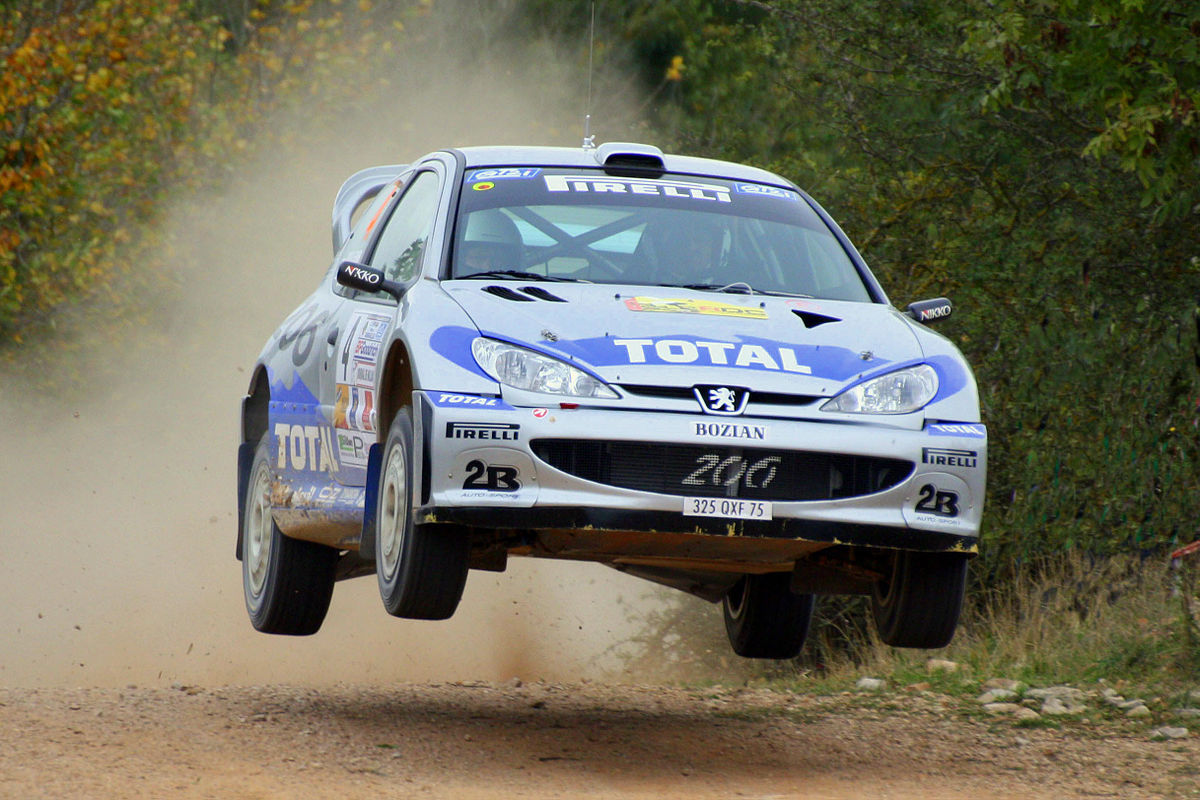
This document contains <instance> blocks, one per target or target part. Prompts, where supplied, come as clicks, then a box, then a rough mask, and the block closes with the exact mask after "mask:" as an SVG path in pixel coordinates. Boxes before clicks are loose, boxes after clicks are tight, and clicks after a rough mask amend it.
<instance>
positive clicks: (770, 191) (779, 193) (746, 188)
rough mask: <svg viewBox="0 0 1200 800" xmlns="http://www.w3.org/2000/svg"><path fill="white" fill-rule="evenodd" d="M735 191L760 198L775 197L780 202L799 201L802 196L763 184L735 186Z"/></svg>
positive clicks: (740, 184)
mask: <svg viewBox="0 0 1200 800" xmlns="http://www.w3.org/2000/svg"><path fill="white" fill-rule="evenodd" d="M733 190H734V191H735V192H737V193H738V194H753V195H758V196H759V197H774V198H777V199H779V200H799V199H800V195H798V194H796V193H795V192H789V191H788V190H787V189H780V188H779V187H778V186H764V185H762V184H761V183H738V184H734V187H733Z"/></svg>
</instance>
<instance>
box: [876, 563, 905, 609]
mask: <svg viewBox="0 0 1200 800" xmlns="http://www.w3.org/2000/svg"><path fill="white" fill-rule="evenodd" d="M889 560H890V562H891V564H890V568H889V570H888V574H887V575H885V576H884V577H883V578H882V579H880V580H877V581H875V583H874V585H873V586H872V588H871V591H872V593H873V594H874V597H875V602H877V603H878V604H879V605H880V606H881V607H887V606H890V605H892V604H893V603H895V602H896V589H897V587H898V586H899V583H900V581H899V577H900V554H899V553H893V554H892V557H891V558H890V559H889Z"/></svg>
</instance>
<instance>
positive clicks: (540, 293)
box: [521, 286, 567, 303]
mask: <svg viewBox="0 0 1200 800" xmlns="http://www.w3.org/2000/svg"><path fill="white" fill-rule="evenodd" d="M521 291H522V292H524V293H525V294H527V295H529V296H530V297H536V298H537V299H538V300H549V301H550V302H551V303H565V302H567V301H566V300H563V299H562V298H561V297H559V296H558V295H556V294H553V293H552V292H548V291H546V290H545V289H543V288H542V287H540V286H522V287H521Z"/></svg>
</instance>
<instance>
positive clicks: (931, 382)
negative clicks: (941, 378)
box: [821, 364, 938, 414]
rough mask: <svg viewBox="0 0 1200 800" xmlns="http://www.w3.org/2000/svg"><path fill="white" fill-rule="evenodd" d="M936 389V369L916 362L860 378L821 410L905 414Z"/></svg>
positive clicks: (916, 408)
mask: <svg viewBox="0 0 1200 800" xmlns="http://www.w3.org/2000/svg"><path fill="white" fill-rule="evenodd" d="M937 390H938V379H937V373H936V372H934V371H933V367H931V366H929V365H928V364H918V365H917V366H915V367H908V368H907V369H898V370H896V371H895V372H889V373H888V374H887V375H880V376H879V377H878V378H872V379H871V380H869V381H863V382H862V383H860V384H858V385H857V386H855V387H853V388H850V389H847V390H846V391H844V392H842V393H841V394H839V395H838V396H837V397H835V398H833V399H832V400H830V401H828V402H827V403H825V405H823V406H821V410H822V411H841V412H843V413H846V414H908V413H910V412H912V411H916V410H918V409H920V408H923V407H924V406H925V404H926V403H928V402H929V401H930V400H932V399H933V396H934V395H935V394H937Z"/></svg>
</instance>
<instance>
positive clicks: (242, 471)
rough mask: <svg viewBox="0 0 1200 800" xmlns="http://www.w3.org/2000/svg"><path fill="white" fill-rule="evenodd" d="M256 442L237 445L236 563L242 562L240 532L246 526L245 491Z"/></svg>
mask: <svg viewBox="0 0 1200 800" xmlns="http://www.w3.org/2000/svg"><path fill="white" fill-rule="evenodd" d="M257 447H258V443H257V442H242V443H241V444H240V445H238V463H237V504H238V506H237V507H238V516H237V526H238V527H237V548H236V550H235V551H234V556H235V557H236V558H237V560H238V561H241V560H242V531H243V530H244V529H245V526H246V491H247V487H248V486H249V484H250V467H251V465H252V464H253V463H254V451H255V450H256V449H257Z"/></svg>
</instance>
